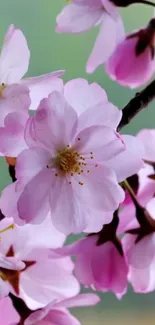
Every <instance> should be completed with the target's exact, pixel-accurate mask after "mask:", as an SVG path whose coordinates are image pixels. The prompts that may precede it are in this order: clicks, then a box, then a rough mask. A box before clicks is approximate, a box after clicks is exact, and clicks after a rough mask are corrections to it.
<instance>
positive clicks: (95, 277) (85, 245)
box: [51, 234, 128, 299]
mask: <svg viewBox="0 0 155 325" xmlns="http://www.w3.org/2000/svg"><path fill="white" fill-rule="evenodd" d="M98 239H99V238H98V235H97V234H96V235H92V236H90V237H86V238H85V239H82V240H79V241H77V242H75V243H73V244H71V245H69V246H65V247H63V248H60V249H58V250H57V253H58V254H60V255H62V256H66V255H75V256H76V261H75V270H74V273H75V275H76V278H77V279H78V280H79V282H80V283H81V284H83V285H85V286H86V287H92V288H94V289H95V290H99V291H103V292H105V291H112V292H114V293H115V294H116V296H117V298H119V299H120V298H121V297H122V296H123V295H124V294H125V293H126V290H127V275H128V266H127V264H126V261H125V258H124V256H123V255H121V254H120V252H119V251H118V250H117V248H116V247H115V245H114V244H113V243H112V242H110V241H107V242H105V243H104V244H101V245H99V244H98ZM51 254H52V255H53V252H51Z"/></svg>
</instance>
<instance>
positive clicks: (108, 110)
mask: <svg viewBox="0 0 155 325" xmlns="http://www.w3.org/2000/svg"><path fill="white" fill-rule="evenodd" d="M121 117H122V111H121V110H119V109H118V108H117V107H116V106H114V105H113V104H111V103H110V102H108V101H107V102H105V103H104V102H100V103H98V104H97V105H94V106H92V107H90V108H88V109H87V110H86V111H84V112H83V113H82V114H81V115H80V116H79V121H78V130H80V131H81V130H82V129H84V128H88V127H89V126H93V125H104V126H108V127H110V128H112V129H115V130H116V128H117V126H118V124H119V122H120V120H121Z"/></svg>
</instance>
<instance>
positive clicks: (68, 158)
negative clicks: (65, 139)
mask: <svg viewBox="0 0 155 325" xmlns="http://www.w3.org/2000/svg"><path fill="white" fill-rule="evenodd" d="M79 158H80V155H79V154H78V153H77V152H76V151H75V150H74V149H73V148H66V149H63V150H61V151H58V153H57V156H56V158H55V159H54V165H55V167H56V168H57V169H58V170H60V171H61V172H62V173H63V174H67V173H80V171H81V168H80V163H79Z"/></svg>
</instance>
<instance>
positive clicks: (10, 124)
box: [0, 112, 28, 157]
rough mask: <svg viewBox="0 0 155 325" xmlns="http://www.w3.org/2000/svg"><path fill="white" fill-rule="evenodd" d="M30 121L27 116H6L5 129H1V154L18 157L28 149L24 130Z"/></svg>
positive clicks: (14, 114)
mask: <svg viewBox="0 0 155 325" xmlns="http://www.w3.org/2000/svg"><path fill="white" fill-rule="evenodd" d="M27 119H28V115H27V114H23V113H19V112H18V113H17V112H14V113H10V114H8V115H7V116H6V118H5V120H4V123H5V127H0V152H1V153H3V155H4V156H8V157H17V156H18V155H19V154H20V153H21V151H22V150H24V149H25V148H27V145H26V142H25V138H24V129H25V125H26V122H27Z"/></svg>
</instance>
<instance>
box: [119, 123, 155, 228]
mask: <svg viewBox="0 0 155 325" xmlns="http://www.w3.org/2000/svg"><path fill="white" fill-rule="evenodd" d="M154 138H155V131H154V130H153V129H152V130H147V129H144V130H141V131H140V132H139V133H138V134H137V139H139V140H140V141H141V142H142V144H143V147H144V152H143V159H144V161H148V162H150V163H152V162H154V161H155V149H154ZM153 174H154V169H153V166H151V165H149V164H147V163H145V164H144V165H143V167H142V168H141V169H140V170H139V172H138V190H137V193H136V197H137V200H138V202H139V203H140V204H141V205H142V206H143V207H145V206H146V204H147V203H148V202H149V201H150V200H151V199H152V198H153V196H154V194H155V181H154V180H153V179H151V178H150V176H151V175H153ZM122 207H123V209H121V211H120V213H119V217H120V223H119V232H124V231H126V230H128V229H131V228H134V227H137V226H138V222H137V220H136V218H135V215H136V208H135V205H134V204H133V202H132V200H131V198H130V195H127V198H126V200H125V201H124V202H123V204H122Z"/></svg>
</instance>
